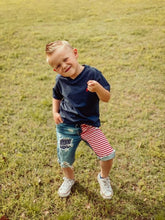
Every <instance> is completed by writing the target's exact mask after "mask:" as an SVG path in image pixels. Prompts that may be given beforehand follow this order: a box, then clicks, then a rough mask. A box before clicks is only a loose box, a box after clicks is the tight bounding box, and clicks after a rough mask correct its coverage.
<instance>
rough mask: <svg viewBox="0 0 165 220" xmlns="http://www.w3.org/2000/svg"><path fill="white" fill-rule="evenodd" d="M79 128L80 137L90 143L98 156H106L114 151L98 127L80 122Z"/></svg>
mask: <svg viewBox="0 0 165 220" xmlns="http://www.w3.org/2000/svg"><path fill="white" fill-rule="evenodd" d="M81 129H82V133H81V139H82V140H84V141H85V142H87V143H88V144H89V145H90V147H91V148H92V149H93V151H94V152H95V153H96V155H97V156H98V157H100V158H102V157H106V156H109V155H110V154H112V153H113V152H114V149H113V148H112V147H111V145H110V144H109V142H108V140H107V139H106V137H105V135H104V134H103V132H102V131H101V130H100V128H98V127H93V126H91V125H86V124H82V125H81Z"/></svg>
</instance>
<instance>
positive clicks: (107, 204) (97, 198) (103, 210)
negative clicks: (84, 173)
mask: <svg viewBox="0 0 165 220" xmlns="http://www.w3.org/2000/svg"><path fill="white" fill-rule="evenodd" d="M98 187H99V185H98ZM76 192H78V193H80V194H83V195H84V197H87V198H88V203H89V204H93V207H95V208H96V209H97V213H100V217H102V216H104V217H111V216H112V213H113V203H112V200H109V199H106V200H105V199H103V198H102V197H101V195H100V188H98V190H97V192H95V189H93V191H91V190H89V188H88V187H84V186H83V185H81V184H80V183H79V182H76V183H75V185H74V187H73V189H72V195H73V194H74V193H76ZM87 209H88V207H87Z"/></svg>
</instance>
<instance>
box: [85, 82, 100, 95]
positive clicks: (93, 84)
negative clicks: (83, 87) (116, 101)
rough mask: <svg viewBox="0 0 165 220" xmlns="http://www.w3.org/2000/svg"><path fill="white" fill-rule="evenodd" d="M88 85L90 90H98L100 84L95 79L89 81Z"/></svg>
mask: <svg viewBox="0 0 165 220" xmlns="http://www.w3.org/2000/svg"><path fill="white" fill-rule="evenodd" d="M87 85H88V87H87V89H88V90H89V91H90V92H97V90H98V88H99V86H100V84H99V83H98V82H97V81H95V80H89V81H88V82H87Z"/></svg>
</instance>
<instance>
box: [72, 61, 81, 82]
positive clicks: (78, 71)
mask: <svg viewBox="0 0 165 220" xmlns="http://www.w3.org/2000/svg"><path fill="white" fill-rule="evenodd" d="M83 69H84V66H82V65H80V64H79V65H78V67H77V72H76V74H74V75H73V76H70V78H71V79H75V78H76V77H77V76H78V75H79V74H80V73H81V72H82V71H83Z"/></svg>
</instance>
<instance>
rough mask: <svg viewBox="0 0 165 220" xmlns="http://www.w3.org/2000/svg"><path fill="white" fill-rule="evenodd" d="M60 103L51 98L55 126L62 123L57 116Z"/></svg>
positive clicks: (58, 115)
mask: <svg viewBox="0 0 165 220" xmlns="http://www.w3.org/2000/svg"><path fill="white" fill-rule="evenodd" d="M60 102H61V100H58V99H54V98H53V103H52V104H53V109H52V110H53V118H54V121H55V123H56V124H60V123H63V120H62V118H61V116H60V114H59V110H60Z"/></svg>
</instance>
